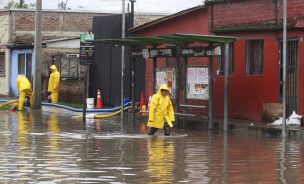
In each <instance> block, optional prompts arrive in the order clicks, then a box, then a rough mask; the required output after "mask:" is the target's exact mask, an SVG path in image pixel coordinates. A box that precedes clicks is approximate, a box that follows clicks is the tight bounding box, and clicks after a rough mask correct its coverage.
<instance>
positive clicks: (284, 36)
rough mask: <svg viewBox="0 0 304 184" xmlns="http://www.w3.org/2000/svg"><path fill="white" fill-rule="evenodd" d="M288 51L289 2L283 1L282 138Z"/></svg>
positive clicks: (284, 119) (284, 130)
mask: <svg viewBox="0 0 304 184" xmlns="http://www.w3.org/2000/svg"><path fill="white" fill-rule="evenodd" d="M286 51H287V0H283V98H282V99H283V100H282V103H283V118H282V125H283V127H282V137H283V138H285V137H286V54H287V53H286Z"/></svg>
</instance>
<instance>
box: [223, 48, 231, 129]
mask: <svg viewBox="0 0 304 184" xmlns="http://www.w3.org/2000/svg"><path fill="white" fill-rule="evenodd" d="M229 58H230V56H229V43H225V74H224V76H225V79H224V131H228V83H229V79H228V77H229V60H230V59H229Z"/></svg>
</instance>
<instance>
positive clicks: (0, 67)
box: [0, 52, 5, 77]
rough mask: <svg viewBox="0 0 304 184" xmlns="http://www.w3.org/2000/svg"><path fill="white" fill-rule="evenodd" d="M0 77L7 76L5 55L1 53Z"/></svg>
mask: <svg viewBox="0 0 304 184" xmlns="http://www.w3.org/2000/svg"><path fill="white" fill-rule="evenodd" d="M0 76H2V77H3V76H5V53H4V52H0Z"/></svg>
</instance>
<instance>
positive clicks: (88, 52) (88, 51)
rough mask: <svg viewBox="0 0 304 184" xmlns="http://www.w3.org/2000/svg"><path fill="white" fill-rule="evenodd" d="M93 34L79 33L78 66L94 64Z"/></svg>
mask: <svg viewBox="0 0 304 184" xmlns="http://www.w3.org/2000/svg"><path fill="white" fill-rule="evenodd" d="M93 41H94V34H91V33H81V34H80V55H79V56H80V64H81V65H86V64H92V63H93V62H94V52H95V46H94V43H93Z"/></svg>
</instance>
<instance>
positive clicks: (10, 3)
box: [4, 0, 36, 9]
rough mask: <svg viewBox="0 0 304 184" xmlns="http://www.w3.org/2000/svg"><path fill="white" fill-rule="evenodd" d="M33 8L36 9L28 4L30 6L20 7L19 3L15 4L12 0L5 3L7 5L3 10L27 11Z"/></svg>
mask: <svg viewBox="0 0 304 184" xmlns="http://www.w3.org/2000/svg"><path fill="white" fill-rule="evenodd" d="M35 7H36V4H35V3H30V4H28V3H22V4H21V5H20V3H15V2H14V1H13V0H11V1H9V2H8V3H7V5H6V6H5V7H4V8H5V9H14V8H16V9H19V8H20V9H29V8H31V9H33V8H35Z"/></svg>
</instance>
